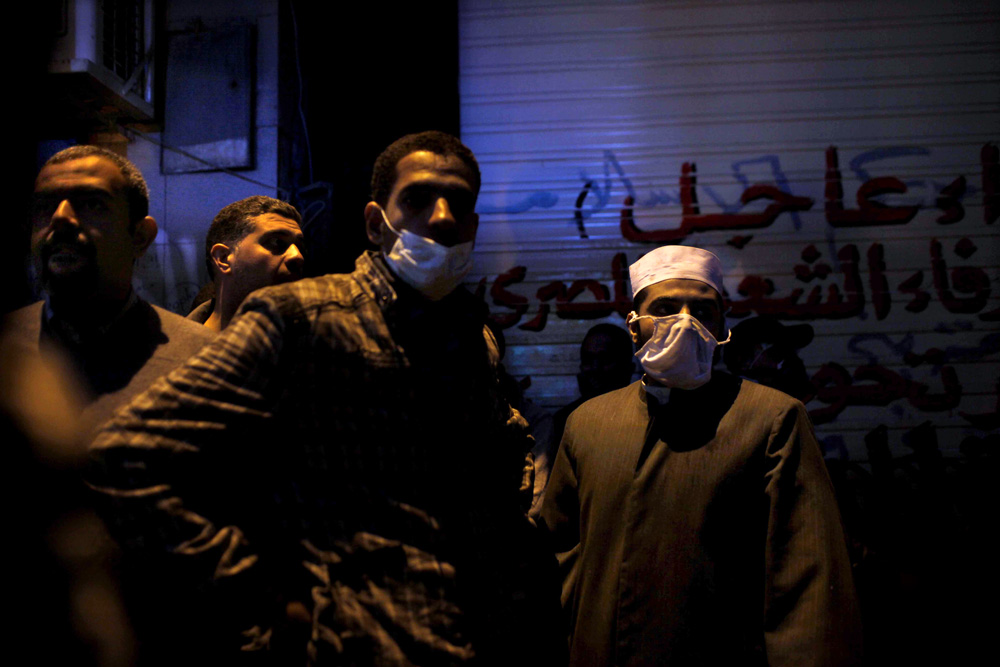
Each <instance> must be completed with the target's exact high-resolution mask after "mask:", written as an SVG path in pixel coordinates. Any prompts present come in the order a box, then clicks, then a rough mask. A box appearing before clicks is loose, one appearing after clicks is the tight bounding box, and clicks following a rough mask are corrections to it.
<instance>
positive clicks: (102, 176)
mask: <svg viewBox="0 0 1000 667" xmlns="http://www.w3.org/2000/svg"><path fill="white" fill-rule="evenodd" d="M75 187H86V188H92V189H99V190H108V191H110V192H115V193H117V192H120V191H121V190H123V189H124V187H125V176H123V175H122V172H121V170H120V169H119V168H118V165H116V164H115V163H114V162H112V161H111V160H108V159H107V158H104V157H101V156H99V155H88V156H86V157H81V158H77V159H74V160H67V161H66V162H59V163H56V164H50V165H47V166H45V167H43V168H42V170H41V171H40V172H38V178H36V179H35V192H42V191H46V190H60V189H65V188H75Z"/></svg>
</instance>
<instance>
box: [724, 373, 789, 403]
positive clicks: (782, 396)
mask: <svg viewBox="0 0 1000 667" xmlns="http://www.w3.org/2000/svg"><path fill="white" fill-rule="evenodd" d="M722 375H725V377H727V378H729V381H731V382H734V383H739V400H740V402H741V403H750V404H753V405H767V406H772V407H773V409H775V410H777V411H781V412H785V411H788V410H799V409H801V410H805V406H803V405H802V402H801V401H799V400H798V399H797V398H794V397H792V396H789V395H788V394H786V393H785V392H783V391H781V390H779V389H774V388H772V387H768V386H767V385H763V384H760V383H758V382H754V381H753V380H748V379H746V378H737V377H733V376H731V375H728V374H722Z"/></svg>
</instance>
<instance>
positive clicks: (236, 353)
mask: <svg viewBox="0 0 1000 667" xmlns="http://www.w3.org/2000/svg"><path fill="white" fill-rule="evenodd" d="M482 311H483V306H482V304H481V303H480V302H479V301H477V300H475V299H473V298H472V297H471V296H470V295H469V294H468V293H466V292H464V291H463V290H459V291H457V292H455V293H453V294H452V295H450V296H448V297H447V298H445V299H443V300H441V301H439V302H430V301H427V300H426V299H423V298H420V297H419V296H418V295H417V294H416V293H415V292H413V291H412V290H410V288H409V287H408V286H406V285H405V284H402V283H399V282H398V281H394V279H393V277H392V275H391V274H390V273H389V272H388V271H387V270H386V268H385V266H384V264H383V263H382V261H381V258H380V257H379V256H378V255H373V254H365V255H362V256H361V257H360V258H359V259H358V261H357V265H356V268H355V271H354V272H353V273H351V274H350V275H328V276H323V277H320V278H315V279H309V280H302V281H299V282H296V283H291V284H287V285H281V286H276V287H272V288H267V289H264V290H260V291H258V292H255V293H254V294H252V295H251V296H250V297H249V298H248V299H247V301H246V302H245V303H244V305H243V307H242V308H241V312H240V315H239V316H238V317H237V318H236V319H234V321H233V322H232V323H231V324H230V326H229V327H228V328H227V329H226V330H225V331H224V332H223V333H222V334H221V335H220V336H219V337H218V338H217V339H216V340H215V341H214V342H213V343H211V344H210V345H208V346H207V347H206V348H205V349H204V350H203V351H202V352H201V353H200V354H198V355H197V356H195V357H194V358H193V359H192V360H191V361H189V362H188V363H187V364H186V365H185V366H183V367H182V368H180V369H178V370H177V371H175V372H173V373H171V374H170V375H168V376H167V377H165V378H163V379H161V380H159V381H158V382H157V383H156V384H154V385H153V387H152V388H151V389H150V390H149V391H147V392H146V393H145V394H143V395H141V396H140V397H138V398H137V399H136V400H135V401H134V402H133V403H132V404H131V405H130V406H129V407H128V408H126V409H124V410H122V411H121V412H120V413H119V414H118V415H117V416H116V418H115V419H114V420H113V421H112V422H111V423H110V424H109V425H108V426H107V427H106V429H105V430H104V431H103V432H102V433H101V435H100V436H99V437H98V438H97V440H96V441H95V442H94V443H93V445H92V447H91V454H92V458H93V460H94V462H95V467H94V470H93V479H92V483H93V485H94V486H95V488H97V489H98V490H99V491H100V492H102V493H103V494H104V495H105V496H106V497H107V499H108V500H109V503H110V505H109V511H108V513H109V517H110V520H111V523H112V524H113V526H114V527H115V529H116V531H117V533H118V535H119V536H120V538H121V539H122V541H123V543H124V544H125V545H126V548H127V551H128V552H131V553H133V554H137V556H134V557H135V558H137V559H139V560H140V561H141V562H142V563H143V566H142V567H144V568H146V570H145V571H146V572H147V579H148V575H150V574H152V572H151V571H150V570H149V568H155V573H156V577H157V578H160V577H165V581H168V582H170V583H169V586H162V585H161V586H160V589H161V590H162V589H164V588H167V589H169V590H168V591H166V592H165V593H164V595H165V596H168V597H171V598H172V599H173V601H174V602H173V603H172V604H175V605H176V606H177V607H178V609H179V611H178V612H177V614H179V615H184V614H185V613H186V612H185V611H184V609H185V607H186V606H187V607H188V608H189V609H190V610H191V611H192V612H194V611H196V610H198V611H201V612H204V610H206V609H211V610H212V613H211V616H212V618H213V619H214V620H213V621H212V622H213V623H215V624H216V625H217V629H216V630H214V631H213V633H218V632H222V633H225V632H231V633H232V635H231V636H234V637H238V635H237V634H236V633H237V631H243V635H244V637H245V639H242V640H241V641H243V642H247V645H246V646H244V647H243V648H244V653H242V654H241V655H244V657H245V656H246V655H247V653H246V650H247V649H248V648H267V649H268V650H269V652H270V654H271V655H274V656H277V655H282V656H284V657H282V658H281V659H282V660H286V659H288V656H289V655H292V656H298V655H299V654H300V652H301V653H302V654H304V653H305V652H306V646H305V645H306V643H307V642H306V641H304V640H303V641H301V642H299V640H298V639H297V636H296V634H295V632H293V631H291V630H288V629H287V628H286V626H288V623H287V620H286V617H285V604H286V603H287V602H290V601H297V602H303V603H305V604H306V606H307V607H311V608H312V629H311V638H308V653H309V656H310V658H311V661H312V662H315V663H318V664H326V663H336V664H341V663H345V664H385V665H404V664H434V665H444V664H459V663H467V662H470V661H476V662H480V663H497V664H500V663H506V662H508V661H509V660H511V659H513V657H514V656H515V655H524V654H525V653H527V654H528V655H537V656H539V659H542V658H543V657H544V656H545V655H546V651H547V649H544V648H543V649H538V648H537V647H534V646H532V645H531V644H532V642H534V640H531V639H530V638H529V636H528V635H529V628H532V627H533V626H534V629H533V630H530V632H537V631H538V625H539V623H541V624H542V625H543V626H544V625H546V624H547V623H549V622H550V621H549V620H547V618H549V617H548V614H549V612H551V611H553V610H555V609H558V600H557V592H556V589H555V588H554V586H555V584H554V579H553V580H550V579H549V575H550V574H551V573H552V572H551V570H550V569H549V567H550V564H552V566H553V567H554V561H550V557H549V556H546V555H545V554H546V552H545V551H544V550H543V549H542V548H541V547H540V545H539V544H538V543H537V537H536V536H535V529H534V527H533V525H532V524H530V523H529V522H528V521H527V519H526V518H525V516H524V511H525V510H526V508H527V503H528V502H530V489H531V487H530V480H528V479H526V476H527V473H526V472H525V471H526V470H530V460H526V452H527V451H528V449H529V448H530V439H529V438H528V436H527V435H526V423H525V422H524V420H523V419H522V418H521V417H520V416H519V415H518V414H517V413H516V411H513V410H512V409H511V408H510V407H509V405H508V404H507V403H506V402H505V401H504V400H503V399H502V397H501V396H500V394H499V391H498V385H497V381H496V375H495V368H496V348H495V343H494V342H493V339H492V337H491V336H490V335H489V334H488V331H487V330H485V329H484V327H483V325H482V322H483V318H482V315H483V312H482ZM484 332H485V333H484ZM557 615H558V614H557V613H553V614H552V615H551V618H553V619H554V618H555V617H556V616H557ZM172 634H173V635H174V636H175V637H176V633H172ZM303 634H310V633H303ZM557 635H558V633H553V635H552V636H553V637H555V636H557ZM213 636H218V635H217V634H213ZM180 641H181V642H183V638H182V639H181V640H180ZM265 653H267V652H265ZM519 660H520V661H521V662H523V659H519Z"/></svg>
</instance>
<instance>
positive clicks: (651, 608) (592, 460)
mask: <svg viewBox="0 0 1000 667" xmlns="http://www.w3.org/2000/svg"><path fill="white" fill-rule="evenodd" d="M479 189H480V171H479V166H478V164H477V161H476V158H475V156H474V155H473V154H472V152H471V151H470V150H469V149H468V148H467V147H466V146H465V145H463V144H462V143H461V142H460V141H459V140H457V139H456V138H454V137H452V136H450V135H447V134H444V133H441V132H424V133H420V134H415V135H407V136H405V137H403V138H401V139H399V140H397V141H396V142H394V143H393V144H391V145H390V146H389V147H388V148H386V149H385V151H383V153H382V154H381V155H380V156H379V157H378V159H377V160H376V162H375V166H374V170H373V175H372V192H371V201H370V202H369V203H368V204H367V205H366V206H365V208H364V211H363V217H364V223H365V228H366V231H367V235H368V238H369V240H370V241H371V242H372V244H373V246H374V248H375V249H373V250H369V251H366V252H365V253H363V254H362V255H361V256H360V257H358V258H357V261H356V265H355V269H354V271H353V272H352V273H349V274H336V275H324V276H319V277H316V278H308V279H303V278H302V276H303V268H304V262H305V253H306V250H305V248H304V244H303V234H302V230H301V222H302V220H301V217H300V215H299V213H298V212H297V211H296V210H295V208H294V207H293V206H291V205H290V204H288V203H286V202H282V201H278V200H275V199H272V198H269V197H264V196H255V197H249V198H247V199H244V200H241V201H239V202H235V203H233V204H231V205H229V206H226V207H225V208H223V209H222V210H221V211H220V212H219V214H218V215H217V216H216V218H215V220H214V221H213V222H212V224H211V226H210V228H209V229H208V231H207V235H206V247H205V250H206V257H205V260H206V264H207V267H208V270H209V275H210V277H211V279H212V283H213V289H212V296H211V297H210V298H209V299H208V300H206V301H204V303H202V304H200V305H199V306H198V307H197V308H195V310H194V311H193V312H192V313H191V314H190V315H189V317H188V318H186V319H185V318H183V317H180V316H178V315H175V314H173V313H170V312H167V311H165V310H163V309H161V308H158V307H156V306H153V305H151V304H148V303H146V302H145V301H143V300H142V299H141V298H139V297H138V296H137V295H136V292H135V290H134V289H133V288H132V272H133V267H134V264H135V261H136V260H137V259H138V258H139V257H141V256H142V254H143V253H144V252H145V251H146V250H147V249H148V248H149V246H150V244H151V243H152V242H153V240H154V238H155V236H156V231H157V228H156V222H155V220H153V218H152V217H150V216H149V215H148V209H149V202H148V192H147V189H146V185H145V182H144V181H143V178H142V175H141V174H140V173H139V171H138V169H136V167H135V166H134V165H132V164H131V163H130V162H128V161H127V160H126V159H124V158H122V157H120V156H118V155H117V154H115V153H111V152H109V151H106V150H103V149H100V148H96V147H92V146H79V147H74V148H70V149H67V150H64V151H62V152H60V153H58V154H56V155H55V156H53V157H52V158H51V159H50V160H49V161H48V162H46V163H45V165H44V166H43V168H42V170H41V171H40V173H39V175H38V178H37V180H36V183H35V196H34V206H33V209H32V223H33V235H32V251H33V255H34V257H35V260H36V265H37V268H38V274H39V276H40V279H41V282H42V287H43V289H44V295H45V298H44V300H43V301H40V302H38V303H36V304H34V305H31V306H28V307H26V308H23V309H21V310H19V311H16V312H15V313H12V314H11V315H10V316H9V317H8V318H7V323H6V329H7V331H8V336H9V337H10V338H11V339H13V341H14V342H15V343H16V344H17V345H19V346H21V349H25V350H27V351H28V352H29V353H32V354H39V355H41V356H43V357H44V356H51V357H53V358H55V357H59V358H62V359H65V360H66V361H67V362H68V364H69V365H70V366H72V367H73V368H75V369H76V373H77V376H78V377H79V382H80V384H81V385H82V386H83V389H84V399H83V402H84V405H85V408H84V410H83V413H84V422H83V423H84V424H85V426H84V427H82V428H85V429H86V430H87V432H88V433H91V434H92V435H91V436H88V438H87V439H88V440H89V441H91V443H90V446H89V451H90V457H91V461H92V464H91V466H90V468H89V469H88V470H87V471H86V473H85V477H86V482H87V484H88V485H89V487H90V488H91V489H92V492H93V494H94V497H95V499H96V503H97V505H98V509H99V510H100V512H101V514H102V517H103V518H104V520H105V522H106V523H107V525H108V527H109V531H110V533H111V535H112V536H113V537H114V539H115V541H116V542H117V543H118V544H119V545H120V549H121V560H122V565H121V567H120V572H121V577H122V581H123V586H124V587H125V588H126V589H127V594H126V596H125V602H126V607H127V609H128V612H129V617H130V619H131V622H132V623H133V624H134V627H135V630H136V635H137V638H138V642H139V650H138V656H139V657H138V661H139V664H142V665H166V664H213V665H237V664H258V663H259V664H277V665H296V664H316V665H327V664H329V665H335V664H336V665H340V664H349V665H457V664H476V665H514V664H532V665H534V664H538V665H561V664H571V665H659V664H675V665H689V664H692V665H693V664H699V665H701V664H771V665H784V664H810V665H813V664H815V665H847V664H856V663H858V662H859V661H860V656H861V638H860V630H859V628H860V620H859V615H858V610H857V602H856V598H855V593H854V587H853V583H852V580H851V576H852V575H851V571H850V565H849V559H848V556H847V551H846V545H845V541H844V536H843V532H842V529H841V524H840V518H839V515H838V513H837V506H836V501H835V499H834V497H833V492H832V487H831V484H830V481H829V477H828V476H827V473H826V469H825V467H824V465H823V460H822V455H821V452H820V449H819V446H818V445H817V442H816V439H815V437H814V435H813V430H812V425H811V424H810V423H809V419H808V417H807V415H806V411H805V409H804V407H803V405H802V404H801V403H800V402H798V401H797V400H795V399H793V398H791V397H790V396H788V395H786V394H784V393H782V392H780V391H776V390H773V389H769V388H767V387H764V386H761V385H759V384H756V383H754V382H751V381H749V380H746V379H742V378H739V377H735V376H732V375H729V374H726V373H721V372H718V371H713V364H714V361H715V359H716V357H717V354H718V349H717V347H718V346H720V345H725V344H727V343H728V342H729V340H730V338H731V337H732V336H733V335H735V334H732V335H731V333H730V332H729V330H728V328H727V326H726V321H725V310H724V302H723V298H722V294H723V291H724V290H723V284H722V275H723V268H722V266H721V264H720V262H719V260H718V258H717V257H715V256H714V255H713V254H712V253H709V252H707V251H704V250H699V249H697V248H691V247H681V246H669V247H663V248H658V249H655V250H653V251H651V252H649V253H647V254H645V255H644V256H643V257H642V258H640V259H639V260H638V261H637V262H636V263H635V264H633V265H632V267H631V269H630V277H631V283H632V290H633V299H634V312H633V313H631V314H630V315H629V317H628V319H627V323H626V324H627V329H624V330H623V329H621V328H618V327H615V326H613V325H605V326H604V327H603V328H601V329H596V330H595V331H594V332H592V335H588V338H587V340H585V341H584V348H583V349H584V354H585V358H584V360H583V363H582V364H581V375H580V388H581V394H582V399H584V400H581V401H579V404H578V405H574V406H573V408H574V409H572V410H567V411H565V413H564V414H561V415H559V422H560V426H559V430H560V431H562V434H561V437H560V438H559V439H557V440H556V441H555V442H554V443H552V445H551V446H550V447H548V448H547V449H545V450H544V451H540V450H539V449H538V448H537V447H536V448H535V454H539V456H538V459H537V460H536V459H535V457H534V456H533V454H532V450H533V446H534V442H533V440H532V438H531V437H530V435H529V428H530V427H529V424H528V423H527V422H526V421H525V419H524V418H523V417H522V415H521V414H520V413H519V412H518V411H517V410H516V409H514V408H512V407H511V404H510V403H511V401H510V397H509V396H507V395H506V394H505V392H504V390H503V385H502V384H501V383H500V382H498V365H499V352H498V348H497V341H496V338H495V337H494V335H493V334H492V333H491V332H490V330H489V329H488V328H487V327H486V326H485V323H486V319H487V315H488V313H487V309H486V306H485V304H484V303H483V302H482V301H481V300H479V299H477V298H475V297H473V296H472V295H471V294H470V293H468V292H467V291H466V290H465V289H464V288H462V287H461V283H462V281H463V279H464V278H465V276H466V275H467V273H468V271H469V269H470V267H471V264H472V249H473V244H474V243H475V238H476V232H477V228H478V223H479V219H478V216H477V214H476V212H475V205H476V199H477V195H478V193H479ZM609 328H610V330H609ZM629 339H630V340H629ZM602 341H603V342H602ZM604 343H606V345H605V344H604ZM630 345H634V346H635V349H636V350H637V352H636V353H635V359H636V360H637V361H638V362H639V365H640V366H641V369H642V371H641V374H642V377H641V379H640V380H638V381H636V382H631V383H630V380H631V376H632V373H633V369H634V364H633V362H632V359H631V358H630V356H629V355H630V354H631V351H632V350H631V348H630ZM591 348H594V349H593V350H592V349H591ZM604 348H614V352H613V353H611V354H606V355H605V354H603V353H601V351H600V350H601V349H604ZM563 424H564V428H563ZM536 479H538V480H546V479H547V484H546V483H539V484H537V485H536ZM536 491H537V493H534V492H536ZM533 493H534V495H535V498H534V503H533Z"/></svg>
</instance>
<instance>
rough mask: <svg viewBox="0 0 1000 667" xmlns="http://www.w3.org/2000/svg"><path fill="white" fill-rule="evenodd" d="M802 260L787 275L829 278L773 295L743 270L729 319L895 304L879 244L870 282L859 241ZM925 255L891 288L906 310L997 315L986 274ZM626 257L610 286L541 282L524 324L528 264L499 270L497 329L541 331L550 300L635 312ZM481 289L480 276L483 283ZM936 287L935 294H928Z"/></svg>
mask: <svg viewBox="0 0 1000 667" xmlns="http://www.w3.org/2000/svg"><path fill="white" fill-rule="evenodd" d="M952 250H953V252H954V254H955V255H957V256H958V257H959V258H961V259H963V260H967V259H969V258H970V257H972V255H973V254H975V252H976V251H977V248H976V245H975V244H974V243H973V242H972V241H971V240H970V239H968V238H965V237H963V238H961V239H959V240H958V241H957V242H956V243H955V245H954V247H953V249H952ZM800 257H801V259H802V262H803V263H801V264H796V265H795V266H793V267H792V271H791V273H792V274H793V275H794V276H795V278H796V279H797V280H799V281H801V282H804V283H810V282H812V281H814V280H815V281H827V280H828V279H836V282H828V283H827V284H825V285H820V284H816V285H814V286H813V287H812V289H810V290H809V291H808V293H807V292H806V288H803V287H795V288H793V289H791V290H790V291H788V293H787V294H777V293H776V292H777V290H776V288H775V284H774V281H773V280H772V279H771V278H768V277H765V276H759V275H748V276H746V277H744V278H743V280H741V281H740V283H739V285H738V286H737V288H736V296H735V297H734V296H733V295H729V299H728V307H729V316H730V317H734V318H742V317H747V316H749V315H754V314H756V315H773V316H775V317H778V318H780V319H787V320H815V319H829V320H840V319H846V318H851V317H858V316H860V315H861V313H862V312H864V310H865V305H866V303H868V301H869V299H870V302H871V304H872V309H873V311H874V315H875V317H876V319H878V320H883V319H885V318H886V317H887V316H888V315H889V313H890V311H891V309H892V305H893V299H892V293H891V288H890V286H889V282H888V280H887V278H886V263H885V249H884V247H883V245H882V243H879V242H876V243H873V244H871V245H870V246H869V247H868V249H867V251H866V259H867V278H868V280H867V286H868V291H869V294H868V295H866V290H865V285H866V282H865V281H864V280H863V279H862V264H861V260H860V253H859V251H858V248H857V246H856V245H854V244H853V243H852V244H848V245H845V246H842V247H841V248H840V249H839V250H837V261H836V267H837V268H836V269H834V267H832V266H831V265H830V264H828V263H827V262H825V261H821V260H822V253H821V252H820V251H819V250H818V249H817V248H816V246H815V245H812V244H810V245H807V246H806V247H805V248H803V250H802V252H801V253H800ZM929 259H930V265H931V275H932V285H931V286H929V287H928V289H924V271H923V270H918V271H917V272H916V273H914V274H913V275H911V276H910V277H908V278H906V279H905V280H903V281H902V282H900V283H899V284H898V285H897V286H896V292H898V293H899V294H901V295H903V296H905V297H909V298H908V299H905V301H906V304H905V305H904V306H903V308H904V310H906V311H908V312H911V313H919V312H922V311H924V310H925V309H926V308H927V306H928V305H929V304H930V301H931V298H932V297H933V296H934V295H936V296H937V300H938V301H939V302H940V303H941V305H942V306H943V307H944V309H945V310H947V311H948V312H949V313H954V314H956V315H971V314H976V313H979V318H980V319H981V320H984V321H997V320H1000V308H995V309H993V310H990V311H987V312H982V311H983V309H984V308H986V305H987V303H988V300H989V297H990V294H991V293H992V288H991V286H990V281H989V277H988V276H987V274H986V272H985V271H984V270H983V269H981V268H979V267H975V266H959V267H955V268H952V269H951V270H950V271H949V269H948V264H947V260H946V259H945V253H944V245H943V244H942V243H941V242H940V241H938V240H937V239H931V242H930V252H929ZM627 267H628V262H627V260H626V257H625V253H617V254H615V255H614V257H613V258H612V260H611V275H612V281H611V289H609V288H608V286H607V285H605V284H603V283H602V282H600V281H598V280H593V279H585V280H574V281H573V282H572V283H570V284H569V285H567V284H566V283H565V282H562V281H558V280H556V281H552V282H550V283H547V284H545V285H542V286H541V287H539V288H538V289H537V290H536V292H535V300H536V303H537V306H536V308H537V310H536V314H535V316H534V317H533V318H532V319H530V320H529V321H527V322H524V323H522V322H521V320H522V319H523V318H524V316H525V315H526V314H527V313H528V311H529V310H533V309H532V302H531V300H530V299H529V298H528V297H526V296H524V295H522V294H518V293H516V292H512V291H510V289H509V288H510V287H512V286H514V285H517V284H519V283H522V282H524V280H525V278H526V277H527V273H528V270H527V268H526V267H524V266H515V267H513V268H511V269H508V270H507V271H504V272H503V273H501V274H500V275H498V276H497V277H496V278H495V279H494V280H493V283H492V285H491V286H490V290H489V293H490V298H491V299H492V301H493V304H494V305H496V306H502V307H503V308H506V309H508V311H509V312H499V313H494V314H493V315H492V316H491V317H492V319H493V321H494V322H496V324H497V325H498V326H499V327H501V328H507V327H512V326H518V328H520V329H523V330H525V331H541V330H543V329H544V328H545V326H546V324H547V323H548V319H549V315H550V314H551V313H552V304H553V303H554V304H555V314H556V316H557V317H559V318H561V319H580V320H590V319H600V318H604V317H607V316H609V315H611V314H612V313H618V314H619V315H620V316H621V317H622V318H624V317H625V316H626V315H627V314H628V313H629V311H631V310H632V297H631V293H630V292H629V289H628V284H627V278H628V274H627ZM481 287H482V290H483V292H485V278H484V279H483V283H482V284H481ZM931 289H933V292H934V294H932V293H931V291H930V290H931Z"/></svg>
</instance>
